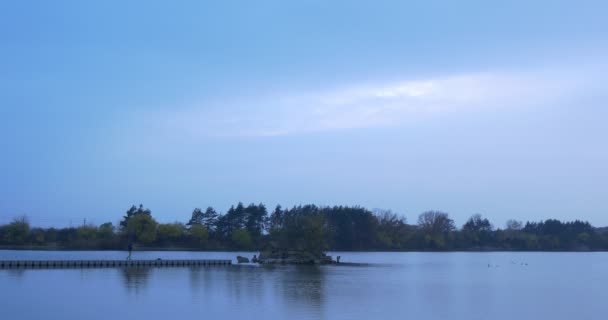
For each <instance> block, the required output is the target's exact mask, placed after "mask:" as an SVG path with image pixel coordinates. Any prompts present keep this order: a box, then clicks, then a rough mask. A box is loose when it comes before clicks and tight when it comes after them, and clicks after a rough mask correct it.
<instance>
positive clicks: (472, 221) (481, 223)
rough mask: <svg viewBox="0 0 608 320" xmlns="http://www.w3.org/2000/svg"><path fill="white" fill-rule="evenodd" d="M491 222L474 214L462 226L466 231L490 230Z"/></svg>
mask: <svg viewBox="0 0 608 320" xmlns="http://www.w3.org/2000/svg"><path fill="white" fill-rule="evenodd" d="M492 229H493V227H492V224H491V223H490V221H489V220H488V219H485V218H482V217H481V215H480V214H475V215H473V216H472V217H471V218H469V220H467V222H466V223H465V224H464V225H463V226H462V230H463V231H468V232H491V231H492Z"/></svg>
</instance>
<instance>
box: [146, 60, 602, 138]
mask: <svg viewBox="0 0 608 320" xmlns="http://www.w3.org/2000/svg"><path fill="white" fill-rule="evenodd" d="M591 82H593V80H592V79H589V77H588V74H586V73H585V72H582V73H580V72H579V73H577V72H565V71H563V70H562V71H553V72H520V73H517V72H511V73H507V72H486V73H469V74H457V75H448V76H442V77H432V78H426V79H416V80H407V81H394V82H387V83H376V84H365V85H350V86H344V87H341V88H334V89H328V90H324V91H317V92H305V93H277V94H269V95H266V96H259V97H250V98H248V99H238V100H234V101H226V102H225V103H224V104H221V105H219V106H217V107H215V108H213V107H209V106H206V107H202V106H194V107H190V108H185V109H181V110H178V111H175V110H174V111H172V112H170V113H168V114H167V113H163V114H159V115H156V116H153V118H154V121H156V122H158V123H160V124H161V126H164V127H165V128H167V129H171V130H172V131H174V132H182V133H185V134H192V135H195V136H236V137H252V136H253V137H255V136H281V135H291V134H305V133H313V132H323V131H332V130H343V129H356V128H372V127H386V126H398V125H403V124H404V123H407V122H408V121H416V120H418V119H423V118H426V117H428V116H433V115H435V114H446V113H454V112H460V113H462V112H475V111H484V110H494V109H499V108H524V107H525V108H529V107H535V106H540V105H549V104H551V103H554V102H557V101H560V100H563V99H565V98H568V97H571V96H573V95H576V94H578V93H581V92H584V90H586V89H588V86H587V85H588V84H589V83H591Z"/></svg>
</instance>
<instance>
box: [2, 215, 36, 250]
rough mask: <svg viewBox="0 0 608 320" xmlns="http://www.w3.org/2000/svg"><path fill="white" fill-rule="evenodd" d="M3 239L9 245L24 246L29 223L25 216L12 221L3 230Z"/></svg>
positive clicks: (28, 231)
mask: <svg viewBox="0 0 608 320" xmlns="http://www.w3.org/2000/svg"><path fill="white" fill-rule="evenodd" d="M4 229H5V231H4V234H5V235H4V238H5V241H6V242H7V243H10V244H24V243H26V242H27V240H28V237H29V233H30V223H29V221H28V219H27V217H26V216H22V217H19V218H16V219H14V220H13V221H12V222H11V223H9V224H8V225H7V226H6V227H5V228H4Z"/></svg>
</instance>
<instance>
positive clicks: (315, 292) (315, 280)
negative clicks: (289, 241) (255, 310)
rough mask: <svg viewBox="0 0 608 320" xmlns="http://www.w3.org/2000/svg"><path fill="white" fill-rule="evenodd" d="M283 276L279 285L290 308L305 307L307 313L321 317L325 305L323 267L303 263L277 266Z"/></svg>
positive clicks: (278, 282) (279, 280)
mask: <svg viewBox="0 0 608 320" xmlns="http://www.w3.org/2000/svg"><path fill="white" fill-rule="evenodd" d="M277 269H278V270H276V271H279V272H281V277H280V278H279V279H278V281H277V285H278V287H279V289H280V290H281V292H282V294H283V297H284V298H285V303H286V305H287V306H286V307H287V308H288V309H294V308H295V309H305V311H306V313H310V314H311V315H314V316H315V318H319V317H321V316H322V315H321V310H322V305H323V298H324V297H323V293H324V290H325V287H324V278H325V277H324V271H325V270H323V267H320V266H314V265H313V266H311V265H302V266H287V267H285V268H283V267H281V268H277Z"/></svg>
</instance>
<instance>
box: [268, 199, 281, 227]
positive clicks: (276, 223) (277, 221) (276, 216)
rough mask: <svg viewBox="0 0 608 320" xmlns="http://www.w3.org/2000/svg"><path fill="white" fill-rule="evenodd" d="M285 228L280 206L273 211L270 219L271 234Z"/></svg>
mask: <svg viewBox="0 0 608 320" xmlns="http://www.w3.org/2000/svg"><path fill="white" fill-rule="evenodd" d="M282 227H283V209H282V208H281V206H280V205H277V206H276V207H275V209H274V211H272V214H271V215H270V218H268V229H269V232H270V233H272V232H273V231H278V230H280V229H281V228H282Z"/></svg>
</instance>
